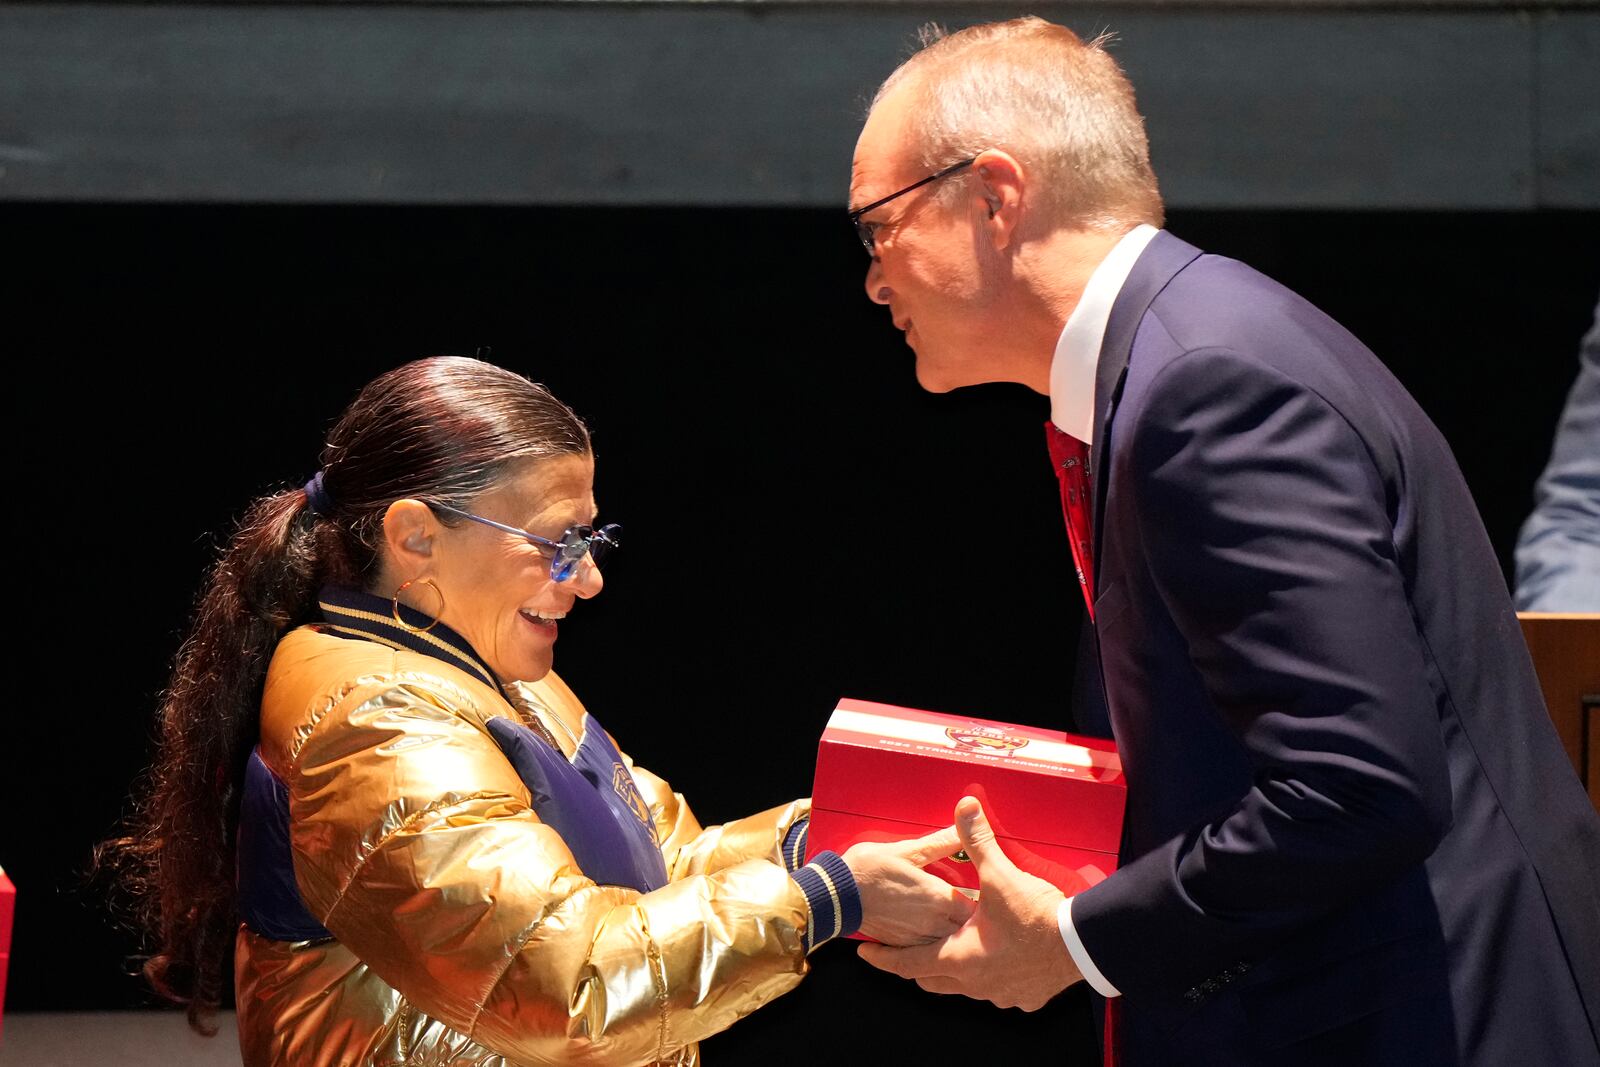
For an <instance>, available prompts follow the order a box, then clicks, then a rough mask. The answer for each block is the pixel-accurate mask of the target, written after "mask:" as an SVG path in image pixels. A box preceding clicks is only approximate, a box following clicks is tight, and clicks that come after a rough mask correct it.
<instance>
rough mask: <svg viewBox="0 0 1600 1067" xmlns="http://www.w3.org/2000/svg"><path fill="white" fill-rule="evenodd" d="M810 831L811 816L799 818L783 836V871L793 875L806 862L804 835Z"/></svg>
mask: <svg viewBox="0 0 1600 1067" xmlns="http://www.w3.org/2000/svg"><path fill="white" fill-rule="evenodd" d="M810 829H811V816H809V815H806V816H803V817H802V818H800V819H799V820H798V821H797V822H795V823H794V824H793V825H792V826H790V827H789V832H788V833H786V834H784V835H783V869H784V870H786V871H788V872H789V873H790V874H793V873H794V872H795V871H798V870H799V869H800V866H801V864H803V863H805V861H806V834H807V832H808V831H809V830H810Z"/></svg>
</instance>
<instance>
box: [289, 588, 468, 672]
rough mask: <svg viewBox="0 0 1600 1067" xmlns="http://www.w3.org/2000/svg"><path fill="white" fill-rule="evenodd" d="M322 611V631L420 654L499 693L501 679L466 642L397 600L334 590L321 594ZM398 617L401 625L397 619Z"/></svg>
mask: <svg viewBox="0 0 1600 1067" xmlns="http://www.w3.org/2000/svg"><path fill="white" fill-rule="evenodd" d="M317 608H318V609H319V610H320V611H321V613H322V623H323V628H324V629H326V630H330V631H332V632H333V633H336V634H338V635H339V636H340V637H347V638H352V639H354V640H360V641H376V642H378V643H379V644H381V645H388V646H389V647H390V648H403V649H406V650H407V651H410V652H420V653H422V654H423V655H424V656H432V657H434V658H435V659H439V660H443V661H444V662H446V663H448V664H450V666H452V667H455V668H457V669H459V670H464V671H466V672H467V673H468V674H470V675H472V676H473V677H475V678H477V679H478V680H480V681H482V682H483V683H484V684H485V685H487V686H489V687H490V688H491V689H494V690H495V691H496V692H498V691H499V690H500V679H498V678H497V677H495V673H494V671H492V670H490V669H489V665H488V664H487V663H486V662H484V659H483V657H482V656H480V655H478V653H477V651H476V650H475V649H473V647H472V646H471V645H470V644H468V643H467V639H466V638H464V637H462V636H461V635H460V634H458V633H456V632H455V631H454V630H452V629H450V627H448V626H446V625H445V624H444V623H442V622H439V621H438V620H436V619H434V618H433V617H432V616H430V615H424V614H423V613H422V612H420V611H417V610H415V609H413V608H410V607H407V606H406V605H405V604H399V603H397V602H396V601H393V600H385V599H384V598H383V597H380V596H373V595H372V594H370V593H363V592H359V591H358V590H355V589H344V588H341V587H339V586H334V585H328V586H323V588H322V591H321V592H319V593H318V594H317ZM397 612H398V614H399V616H400V618H399V620H396V618H395V615H396V613H397ZM402 623H403V625H402ZM424 631H426V632H424Z"/></svg>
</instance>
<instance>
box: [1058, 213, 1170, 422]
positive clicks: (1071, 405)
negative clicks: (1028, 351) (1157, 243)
mask: <svg viewBox="0 0 1600 1067" xmlns="http://www.w3.org/2000/svg"><path fill="white" fill-rule="evenodd" d="M1159 232H1161V231H1159V230H1157V229H1156V228H1155V227H1154V226H1151V225H1149V224H1147V223H1141V224H1140V225H1138V226H1135V227H1134V228H1133V229H1131V230H1129V231H1128V232H1127V233H1126V234H1124V235H1123V237H1122V240H1120V241H1118V242H1117V243H1116V245H1115V246H1114V247H1113V248H1112V249H1111V251H1110V252H1108V253H1106V258H1105V259H1102V260H1101V261H1100V265H1099V266H1098V267H1096V268H1095V269H1094V273H1093V274H1091V275H1089V283H1088V284H1087V285H1085V286H1084V287H1083V296H1082V297H1080V298H1079V299H1078V306H1077V307H1076V308H1074V309H1073V310H1072V314H1071V315H1070V316H1069V317H1068V318H1067V325H1066V328H1065V329H1063V330H1062V331H1061V338H1060V340H1058V341H1056V354H1055V357H1054V358H1053V359H1052V360H1051V361H1050V420H1051V421H1052V422H1054V423H1055V424H1056V425H1057V426H1058V427H1060V428H1061V429H1062V430H1063V431H1065V432H1066V433H1069V434H1071V435H1072V436H1073V437H1076V438H1077V439H1078V440H1080V441H1082V442H1083V443H1084V444H1086V445H1090V446H1091V447H1092V446H1093V445H1094V440H1093V437H1094V381H1095V371H1096V370H1097V369H1098V368H1099V366H1100V346H1101V344H1102V343H1103V342H1104V341H1105V336H1106V323H1107V322H1108V321H1109V320H1110V319H1111V305H1112V304H1114V303H1116V300H1117V294H1118V293H1120V292H1122V286H1123V283H1124V282H1126V281H1127V280H1128V275H1129V274H1130V273H1132V271H1133V265H1134V264H1135V263H1137V262H1138V260H1139V256H1140V254H1142V253H1143V252H1144V250H1145V246H1147V245H1148V244H1149V243H1150V241H1151V240H1152V239H1153V238H1154V237H1155V235H1156V234H1157V233H1159Z"/></svg>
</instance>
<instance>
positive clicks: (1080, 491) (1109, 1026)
mask: <svg viewBox="0 0 1600 1067" xmlns="http://www.w3.org/2000/svg"><path fill="white" fill-rule="evenodd" d="M1044 425H1045V436H1046V438H1047V439H1048V440H1049V444H1050V465H1051V466H1052V467H1054V468H1055V471H1056V478H1057V479H1058V480H1060V482H1061V513H1062V514H1063V515H1064V516H1065V517H1066V520H1067V540H1069V541H1070V542H1071V543H1072V563H1073V566H1075V567H1076V568H1077V569H1078V585H1079V586H1080V587H1081V588H1082V589H1083V602H1084V603H1085V604H1087V605H1088V607H1089V622H1090V623H1091V624H1092V623H1093V622H1094V545H1093V544H1092V543H1091V542H1092V541H1093V536H1094V515H1093V514H1092V513H1091V512H1090V510H1089V446H1088V445H1086V444H1084V443H1083V442H1082V441H1080V440H1078V439H1077V438H1076V437H1073V436H1072V435H1071V434H1068V433H1063V432H1062V430H1061V429H1060V428H1059V427H1058V426H1056V424H1055V423H1054V422H1047V423H1045V424H1044ZM1119 999H1120V998H1118V997H1110V998H1108V999H1107V1000H1106V1029H1105V1067H1116V1064H1117V1062H1118V1059H1119V1056H1118V1050H1117V1042H1118V1037H1119V1035H1118V1033H1117V1030H1118V1024H1119V1023H1120V1022H1121V1018H1120V1016H1121V1014H1122V1012H1121V1011H1120V1010H1119V1008H1120V1005H1119V1004H1118V1000H1119Z"/></svg>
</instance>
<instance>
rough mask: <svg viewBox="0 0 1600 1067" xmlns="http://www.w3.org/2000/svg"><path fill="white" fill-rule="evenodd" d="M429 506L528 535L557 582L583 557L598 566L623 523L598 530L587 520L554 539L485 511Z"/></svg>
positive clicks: (619, 534) (617, 538)
mask: <svg viewBox="0 0 1600 1067" xmlns="http://www.w3.org/2000/svg"><path fill="white" fill-rule="evenodd" d="M428 506H429V507H431V508H433V509H434V510H436V511H448V512H449V513H450V514H452V515H459V516H460V517H461V518H463V519H471V520H472V521H473V522H481V523H483V525H485V526H492V527H494V528H495V529H496V530H500V531H501V532H503V533H508V534H516V535H517V536H518V537H523V538H526V539H527V540H528V541H530V542H531V543H532V544H533V545H534V546H535V547H536V548H538V549H539V551H541V552H543V553H544V554H545V555H547V556H549V557H550V577H551V578H553V579H554V580H556V581H558V582H564V581H566V580H567V579H568V578H571V577H572V576H573V574H575V573H576V572H577V570H578V564H579V563H582V562H583V557H585V556H588V557H589V558H590V559H592V560H594V562H595V565H596V566H599V564H600V561H601V560H602V559H604V558H605V556H606V554H607V553H609V552H610V551H611V550H612V549H614V548H616V547H618V545H619V544H620V543H621V537H622V527H621V526H618V525H617V524H616V523H611V524H610V525H608V526H602V527H600V529H598V530H596V529H595V528H594V527H592V526H589V525H587V524H586V523H577V524H575V525H572V526H568V527H567V529H566V532H564V533H563V534H562V535H561V540H559V541H552V540H550V539H549V538H548V537H540V536H539V535H538V534H531V533H529V532H528V531H527V530H519V529H517V528H516V527H515V526H507V525H506V524H505V523H503V522H495V521H494V520H493V519H486V518H484V517H483V516H482V515H474V514H472V513H471V512H470V511H462V510H461V509H460V508H453V507H450V506H449V505H447V504H429V505H428Z"/></svg>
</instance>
